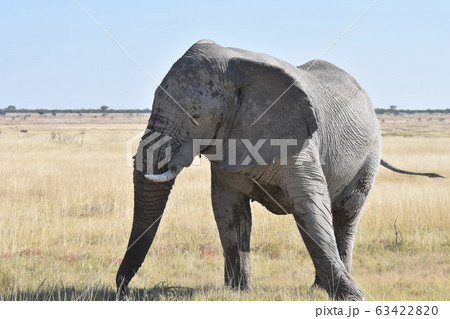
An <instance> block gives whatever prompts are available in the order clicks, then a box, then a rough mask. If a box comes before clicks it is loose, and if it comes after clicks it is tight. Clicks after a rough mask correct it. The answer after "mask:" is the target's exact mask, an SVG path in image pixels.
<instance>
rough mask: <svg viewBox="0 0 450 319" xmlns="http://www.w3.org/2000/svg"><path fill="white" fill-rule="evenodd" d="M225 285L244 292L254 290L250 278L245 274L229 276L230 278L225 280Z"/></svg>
mask: <svg viewBox="0 0 450 319" xmlns="http://www.w3.org/2000/svg"><path fill="white" fill-rule="evenodd" d="M225 286H227V287H230V288H231V289H234V290H239V291H243V292H251V291H252V286H251V284H250V280H249V278H245V277H243V276H237V278H229V279H228V280H225Z"/></svg>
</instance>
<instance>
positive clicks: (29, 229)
mask: <svg viewBox="0 0 450 319" xmlns="http://www.w3.org/2000/svg"><path fill="white" fill-rule="evenodd" d="M94 116H95V117H94ZM148 116H149V115H148V114H107V115H105V116H101V114H84V115H83V116H79V115H78V114H57V115H56V116H52V115H51V114H45V115H38V114H32V115H31V116H26V114H21V115H17V114H10V113H8V114H6V115H5V116H0V131H1V133H0V154H1V160H0V238H1V240H0V300H115V299H116V294H115V275H116V272H117V269H118V266H119V264H120V261H121V258H122V257H123V254H124V252H125V249H126V245H127V242H128V236H129V234H130V229H131V222H132V214H133V206H132V203H133V186H132V169H131V168H129V167H127V166H126V141H127V140H128V139H129V138H130V137H132V136H133V135H134V134H136V133H137V132H139V131H141V130H142V129H144V128H145V126H146V122H147V118H148ZM419 118H420V120H419ZM449 123H450V116H449V115H444V114H415V115H399V116H393V115H382V116H380V124H381V126H382V128H383V135H384V136H383V158H384V159H386V160H387V161H389V162H391V163H392V164H393V165H395V166H399V167H401V168H404V169H410V170H417V171H427V172H437V173H439V174H442V175H444V176H447V177H450V165H449V163H450V125H449ZM21 131H22V132H21ZM449 183H450V182H449V179H430V178H426V177H415V176H406V175H400V174H396V173H394V172H391V171H388V170H386V169H385V168H382V167H381V168H380V170H379V174H378V177H377V180H376V183H375V186H374V188H373V191H372V193H371V195H370V196H369V201H368V203H367V205H366V207H365V211H364V214H363V217H362V219H361V222H360V226H359V229H358V234H357V239H356V244H355V249H354V258H353V277H354V279H355V280H356V281H357V283H358V284H359V285H360V286H362V287H363V289H364V290H365V292H366V295H367V298H368V299H369V300H448V299H449V293H450V290H449V287H450V280H449V279H450V278H449V274H450V258H449V248H450V244H449V239H450V238H449V237H450V233H449V207H450V200H449V193H450V186H449V185H450V184H449ZM252 213H253V230H252V244H251V262H252V275H253V277H252V282H253V283H252V285H253V291H252V292H251V293H243V292H237V291H233V290H231V289H228V288H225V287H224V286H223V257H222V251H221V245H220V241H219V236H218V231H217V228H216V225H215V221H214V217H213V212H212V207H211V200H210V172H209V163H208V162H207V160H206V159H204V158H202V162H201V165H200V166H192V167H190V168H188V169H185V170H184V171H183V172H182V173H181V174H180V176H179V177H178V178H177V181H176V183H175V187H174V189H173V191H172V193H171V195H170V198H169V202H168V204H167V208H166V212H165V214H164V216H163V218H162V222H161V225H160V228H159V231H158V233H157V235H156V238H155V241H154V243H153V246H152V247H151V249H150V251H149V253H148V256H147V259H146V261H145V262H144V264H143V266H142V267H141V269H140V270H139V272H138V274H137V275H136V277H135V278H134V279H133V280H132V281H131V283H130V288H131V290H132V294H131V295H130V297H129V299H131V300H328V296H327V294H326V293H325V292H324V291H322V290H315V289H310V286H311V284H312V283H313V281H314V269H313V264H312V261H311V259H310V257H309V255H308V252H307V251H306V249H305V246H304V244H303V242H302V239H301V237H300V234H299V232H298V230H297V228H296V226H295V223H294V221H293V220H292V218H291V217H290V216H276V215H273V214H271V213H270V212H268V211H267V210H265V209H264V208H263V207H262V206H260V205H259V204H257V203H252ZM397 217H398V219H397V222H396V228H397V230H396V229H395V228H394V221H395V219H396V218H397Z"/></svg>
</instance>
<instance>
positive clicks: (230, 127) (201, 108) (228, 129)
mask: <svg viewBox="0 0 450 319" xmlns="http://www.w3.org/2000/svg"><path fill="white" fill-rule="evenodd" d="M300 75H301V72H300V71H299V70H298V69H297V68H296V67H294V66H293V65H291V64H288V63H286V62H283V61H280V60H277V59H275V58H273V57H271V56H267V55H264V54H259V53H253V52H249V51H244V50H241V49H234V48H224V47H221V46H219V45H217V44H216V43H214V42H212V41H208V40H202V41H199V42H197V43H196V44H194V45H193V46H192V47H191V48H190V49H189V50H188V51H187V52H186V53H185V54H184V55H183V56H182V57H181V58H180V59H179V60H178V61H177V62H176V63H175V64H174V65H173V67H172V68H171V69H170V71H169V72H168V74H167V75H166V77H165V78H164V79H163V81H162V83H161V85H160V86H159V87H158V89H157V90H156V92H155V98H154V102H153V107H152V114H151V117H150V120H149V123H148V127H147V131H146V133H145V134H144V137H143V139H142V141H141V143H140V146H139V149H138V152H137V155H136V158H135V171H134V185H135V207H134V221H133V230H132V234H131V237H130V242H129V244H128V245H129V248H128V250H127V253H126V255H125V258H124V260H123V262H122V265H121V267H120V269H119V273H118V276H117V284H118V285H121V284H123V285H124V286H126V284H127V283H128V282H129V280H130V279H131V278H132V277H133V275H134V273H135V272H136V271H137V269H138V268H139V267H140V265H141V263H142V262H143V260H144V257H145V254H146V252H147V250H148V248H149V247H150V245H151V242H152V241H153V237H154V235H155V233H156V228H157V226H158V225H157V224H159V218H160V217H161V215H162V213H163V210H164V207H165V204H166V201H167V198H168V195H169V192H170V189H171V187H172V184H173V180H174V178H175V177H176V175H177V174H178V173H179V172H180V171H181V169H182V168H183V167H187V166H189V165H190V164H191V163H192V161H193V158H194V157H195V155H197V154H196V149H195V148H194V144H195V141H196V140H199V139H202V140H211V139H212V140H220V141H222V142H223V154H224V156H223V159H219V160H218V165H219V169H221V170H222V171H224V172H231V171H238V170H241V169H245V168H246V167H249V166H253V165H258V164H261V163H260V160H261V159H262V160H263V161H264V162H265V163H272V162H273V160H274V158H275V157H278V156H280V155H279V154H280V144H279V143H277V142H275V143H272V144H271V143H270V142H269V139H271V140H274V141H277V140H278V141H279V140H280V139H289V140H291V141H292V140H295V141H296V145H294V146H292V145H291V146H290V147H289V148H288V149H287V152H288V154H287V155H290V154H292V153H294V152H296V151H298V150H300V148H301V147H302V145H303V142H304V141H305V140H306V139H307V138H308V137H309V136H311V134H312V133H313V132H314V131H315V130H316V129H317V123H316V118H315V115H314V112H313V110H312V107H311V104H310V103H309V101H308V97H307V95H306V94H305V92H304V90H303V88H302V87H301V86H300V84H299V83H298V82H297V81H296V80H297V79H298V77H299V76H300ZM288 87H289V90H287V91H286V88H288ZM274 103H275V104H274ZM261 115H262V116H261ZM287 119H289V121H288V120H287ZM255 121H256V122H255ZM263 139H265V140H266V141H265V142H263V143H262V144H261V143H260V144H258V148H259V149H258V154H259V155H260V157H259V161H258V158H255V156H252V154H251V153H250V152H249V147H248V146H249V144H251V145H256V144H257V142H258V141H260V140H263ZM230 141H231V143H230ZM290 144H292V143H290ZM199 151H200V153H203V154H207V153H208V152H211V147H208V146H207V145H204V146H202V147H200V149H199Z"/></svg>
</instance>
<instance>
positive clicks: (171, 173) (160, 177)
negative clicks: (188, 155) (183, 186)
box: [144, 165, 183, 183]
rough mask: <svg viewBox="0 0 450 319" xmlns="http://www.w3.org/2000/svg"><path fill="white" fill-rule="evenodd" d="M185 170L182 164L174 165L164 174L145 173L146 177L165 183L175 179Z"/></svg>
mask: <svg viewBox="0 0 450 319" xmlns="http://www.w3.org/2000/svg"><path fill="white" fill-rule="evenodd" d="M182 170H183V167H182V166H180V165H177V166H172V167H171V168H170V169H169V170H168V171H167V172H164V173H162V174H145V175H144V176H145V178H146V179H148V180H150V181H152V182H156V183H163V182H168V181H171V180H173V179H174V178H175V177H177V175H178V174H180V172H181V171H182Z"/></svg>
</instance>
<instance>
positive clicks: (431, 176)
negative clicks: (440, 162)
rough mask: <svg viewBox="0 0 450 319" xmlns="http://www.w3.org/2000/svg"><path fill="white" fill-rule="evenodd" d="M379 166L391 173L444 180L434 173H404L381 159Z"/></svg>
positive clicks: (404, 171)
mask: <svg viewBox="0 0 450 319" xmlns="http://www.w3.org/2000/svg"><path fill="white" fill-rule="evenodd" d="M380 164H381V165H383V166H384V167H386V168H387V169H390V170H391V171H394V172H396V173H400V174H408V175H421V176H428V177H430V178H436V177H439V178H445V177H444V176H442V175H439V174H436V173H419V172H411V171H406V170H404V169H400V168H397V167H395V166H392V165H391V164H389V163H388V162H386V161H385V160H384V159H381V161H380Z"/></svg>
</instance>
